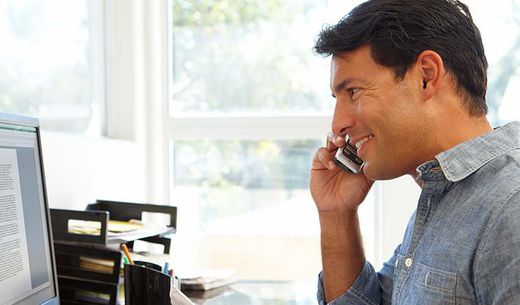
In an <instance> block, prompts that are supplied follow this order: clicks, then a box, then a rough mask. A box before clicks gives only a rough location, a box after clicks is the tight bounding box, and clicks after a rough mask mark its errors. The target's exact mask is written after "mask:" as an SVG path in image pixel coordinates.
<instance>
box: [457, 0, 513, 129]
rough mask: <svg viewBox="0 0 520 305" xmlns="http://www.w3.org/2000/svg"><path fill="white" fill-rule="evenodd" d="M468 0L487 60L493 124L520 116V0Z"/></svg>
mask: <svg viewBox="0 0 520 305" xmlns="http://www.w3.org/2000/svg"><path fill="white" fill-rule="evenodd" d="M467 4H468V6H469V8H470V9H471V12H472V15H473V19H474V21H475V23H476V24H477V26H478V27H479V29H480V32H481V34H482V40H483V42H484V48H485V51H486V56H487V59H488V63H489V69H488V88H487V95H486V100H487V104H488V107H489V115H488V118H489V120H490V121H491V122H492V123H493V125H495V126H499V125H502V124H504V123H506V122H509V121H512V120H520V105H519V104H518V96H520V89H519V88H520V53H519V52H518V50H519V49H520V1H518V0H510V1H499V2H496V3H493V2H489V1H476V0H472V1H467ZM497 33H507V34H506V35H497Z"/></svg>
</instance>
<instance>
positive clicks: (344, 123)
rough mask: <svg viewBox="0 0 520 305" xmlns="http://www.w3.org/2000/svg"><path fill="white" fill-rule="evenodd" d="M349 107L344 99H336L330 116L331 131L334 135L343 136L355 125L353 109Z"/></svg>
mask: <svg viewBox="0 0 520 305" xmlns="http://www.w3.org/2000/svg"><path fill="white" fill-rule="evenodd" d="M349 108H350V107H347V106H346V103H345V102H344V101H341V100H336V106H335V108H334V116H333V117H332V132H333V133H335V134H336V135H340V136H345V135H346V134H347V133H348V131H349V130H350V129H351V128H352V127H354V125H355V119H354V111H353V109H349Z"/></svg>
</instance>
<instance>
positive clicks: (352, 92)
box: [347, 88, 359, 96]
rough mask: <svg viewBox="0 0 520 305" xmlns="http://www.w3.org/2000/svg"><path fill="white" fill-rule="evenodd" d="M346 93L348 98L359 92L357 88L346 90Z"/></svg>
mask: <svg viewBox="0 0 520 305" xmlns="http://www.w3.org/2000/svg"><path fill="white" fill-rule="evenodd" d="M347 91H348V94H350V96H354V94H356V93H357V92H358V91H359V89H358V88H348V89H347Z"/></svg>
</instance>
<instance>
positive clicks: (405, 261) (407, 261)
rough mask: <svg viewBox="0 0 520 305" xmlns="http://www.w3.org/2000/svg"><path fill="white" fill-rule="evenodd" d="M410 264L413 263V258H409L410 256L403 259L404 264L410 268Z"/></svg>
mask: <svg viewBox="0 0 520 305" xmlns="http://www.w3.org/2000/svg"><path fill="white" fill-rule="evenodd" d="M412 264H413V259H411V258H410V257H409V258H407V259H405V260H404V265H405V266H406V267H408V268H410V267H411V266H412Z"/></svg>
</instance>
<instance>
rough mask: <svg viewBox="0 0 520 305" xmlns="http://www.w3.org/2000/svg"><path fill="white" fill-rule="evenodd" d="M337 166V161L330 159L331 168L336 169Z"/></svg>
mask: <svg viewBox="0 0 520 305" xmlns="http://www.w3.org/2000/svg"><path fill="white" fill-rule="evenodd" d="M335 168H336V163H334V162H333V161H329V169H335Z"/></svg>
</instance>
